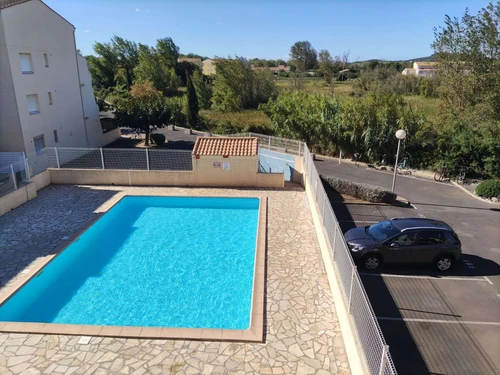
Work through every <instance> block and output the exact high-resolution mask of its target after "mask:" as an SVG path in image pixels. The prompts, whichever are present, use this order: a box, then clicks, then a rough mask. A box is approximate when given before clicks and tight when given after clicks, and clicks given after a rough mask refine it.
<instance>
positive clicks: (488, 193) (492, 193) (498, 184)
mask: <svg viewBox="0 0 500 375" xmlns="http://www.w3.org/2000/svg"><path fill="white" fill-rule="evenodd" d="M476 194H477V195H479V196H480V197H483V198H500V180H485V181H483V182H481V183H480V184H479V185H478V186H477V188H476Z"/></svg>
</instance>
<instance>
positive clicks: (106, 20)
mask: <svg viewBox="0 0 500 375" xmlns="http://www.w3.org/2000/svg"><path fill="white" fill-rule="evenodd" d="M45 2H46V4H47V5H49V6H50V7H52V8H53V9H54V10H55V11H56V12H58V13H59V14H61V15H62V16H63V17H64V18H66V19H67V20H68V21H69V22H71V23H72V24H73V25H74V26H75V27H76V40H77V46H78V48H80V50H81V51H82V53H83V54H84V55H87V54H91V53H92V52H93V49H92V45H93V44H94V43H95V42H96V41H99V42H106V41H109V39H110V38H111V37H112V36H113V35H115V34H116V35H119V36H121V37H124V38H127V39H131V40H134V41H136V42H140V43H144V44H148V45H153V44H154V43H155V41H156V39H158V38H162V37H166V36H169V37H171V38H172V39H173V40H174V42H175V43H176V44H177V45H178V46H179V47H180V51H181V53H189V52H193V53H197V54H200V55H203V56H209V57H213V56H234V55H238V56H244V57H247V58H253V57H260V58H270V59H277V58H282V59H284V60H287V59H288V53H289V50H290V46H291V45H292V44H293V43H295V42H296V41H301V40H308V41H310V42H311V43H312V45H313V47H314V48H316V50H317V51H318V52H319V50H321V49H328V50H329V51H330V53H331V54H332V56H335V55H341V54H342V52H343V51H347V50H350V58H349V60H350V61H355V60H365V59H371V58H378V59H387V60H396V59H410V58H415V57H423V56H428V55H430V54H431V53H432V50H431V48H430V44H431V43H432V41H433V39H434V34H433V27H434V26H440V25H443V21H444V15H445V14H448V15H450V16H461V15H462V14H463V13H464V10H465V8H466V7H469V9H470V11H471V12H472V13H473V14H476V13H477V11H478V10H479V9H480V8H482V7H484V6H486V5H487V3H488V1H487V0H467V1H464V0H419V1H414V0H413V1H410V0H358V1H352V0H351V1H348V0H343V1H339V0H329V1H327V0H311V1H303V0H302V1H295V0H289V1H283V0H274V1H273V0H267V1H263V0H233V1H229V0H205V1H202V0H198V1H196V0H175V1H172V0H145V1H138V0H136V1H130V0H121V1H119V0H45Z"/></svg>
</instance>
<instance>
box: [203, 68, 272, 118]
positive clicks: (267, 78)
mask: <svg viewBox="0 0 500 375" xmlns="http://www.w3.org/2000/svg"><path fill="white" fill-rule="evenodd" d="M275 94H276V84H275V82H274V77H273V75H272V74H271V73H270V72H269V71H252V70H250V69H249V68H248V67H246V66H245V63H244V62H243V61H241V60H240V59H234V60H230V59H219V60H218V61H217V72H216V74H215V83H214V91H213V96H212V102H213V107H214V109H217V110H220V111H223V112H232V111H240V110H242V109H256V108H257V107H258V105H259V104H260V103H265V102H267V101H268V100H269V98H270V97H272V96H274V95H275Z"/></svg>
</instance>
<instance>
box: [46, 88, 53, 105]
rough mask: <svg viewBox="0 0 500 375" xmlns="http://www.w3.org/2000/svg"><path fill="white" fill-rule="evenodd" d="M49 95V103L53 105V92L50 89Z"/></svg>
mask: <svg viewBox="0 0 500 375" xmlns="http://www.w3.org/2000/svg"><path fill="white" fill-rule="evenodd" d="M47 95H48V96H49V105H52V93H51V92H50V91H49V92H48V93H47Z"/></svg>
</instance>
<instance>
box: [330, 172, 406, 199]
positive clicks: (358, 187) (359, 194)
mask: <svg viewBox="0 0 500 375" xmlns="http://www.w3.org/2000/svg"><path fill="white" fill-rule="evenodd" d="M321 178H322V179H323V180H324V181H326V182H327V183H328V185H330V186H331V187H332V188H333V189H334V190H336V191H337V192H338V193H340V194H345V195H350V196H351V197H354V198H358V199H363V200H365V201H368V202H373V203H393V202H394V201H395V200H396V194H394V193H392V192H390V191H388V190H385V189H383V188H381V187H379V186H375V185H369V184H359V183H356V182H351V181H348V180H343V179H341V178H334V177H324V176H321Z"/></svg>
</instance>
